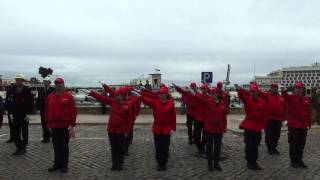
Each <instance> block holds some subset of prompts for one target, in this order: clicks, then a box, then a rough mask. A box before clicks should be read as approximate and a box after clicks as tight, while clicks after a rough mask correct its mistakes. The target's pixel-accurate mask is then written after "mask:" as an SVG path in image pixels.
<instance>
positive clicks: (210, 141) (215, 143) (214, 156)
mask: <svg viewBox="0 0 320 180" xmlns="http://www.w3.org/2000/svg"><path fill="white" fill-rule="evenodd" d="M205 136H206V151H207V160H208V164H209V165H212V160H213V161H214V162H215V163H218V162H219V161H220V153H221V144H222V137H223V134H222V133H209V132H205ZM213 147H214V150H213Z"/></svg>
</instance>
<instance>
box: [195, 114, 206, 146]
mask: <svg viewBox="0 0 320 180" xmlns="http://www.w3.org/2000/svg"><path fill="white" fill-rule="evenodd" d="M203 125H204V123H203V122H200V121H197V120H195V121H194V142H195V143H196V145H197V148H198V151H203V150H204V145H205V136H204V131H203Z"/></svg>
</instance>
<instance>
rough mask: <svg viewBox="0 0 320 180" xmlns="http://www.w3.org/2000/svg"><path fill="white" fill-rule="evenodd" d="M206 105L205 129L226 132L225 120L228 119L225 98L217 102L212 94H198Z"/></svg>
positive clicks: (211, 131)
mask: <svg viewBox="0 0 320 180" xmlns="http://www.w3.org/2000/svg"><path fill="white" fill-rule="evenodd" d="M196 97H198V98H199V99H200V101H201V102H202V103H203V104H204V105H205V107H206V108H205V111H206V113H205V114H206V116H205V121H204V130H205V131H207V132H209V133H224V132H225V131H226V129H225V128H226V127H225V124H226V123H225V122H226V119H227V106H226V104H225V102H224V101H223V100H221V101H220V102H219V103H216V102H215V101H214V99H213V97H211V96H206V97H205V96H202V97H201V96H199V95H196Z"/></svg>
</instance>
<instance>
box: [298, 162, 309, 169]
mask: <svg viewBox="0 0 320 180" xmlns="http://www.w3.org/2000/svg"><path fill="white" fill-rule="evenodd" d="M297 164H298V166H299V167H301V168H303V169H307V168H308V166H307V165H306V164H305V163H304V162H303V161H299V162H298V163H297Z"/></svg>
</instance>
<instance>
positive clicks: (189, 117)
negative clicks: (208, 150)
mask: <svg viewBox="0 0 320 180" xmlns="http://www.w3.org/2000/svg"><path fill="white" fill-rule="evenodd" d="M193 123H194V117H193V116H192V115H191V114H187V122H186V125H187V128H188V137H189V141H192V139H193Z"/></svg>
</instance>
